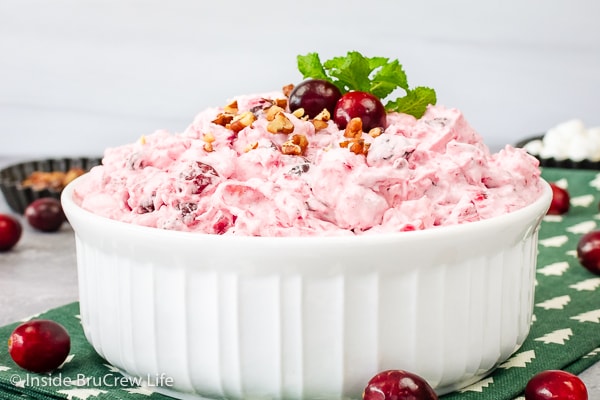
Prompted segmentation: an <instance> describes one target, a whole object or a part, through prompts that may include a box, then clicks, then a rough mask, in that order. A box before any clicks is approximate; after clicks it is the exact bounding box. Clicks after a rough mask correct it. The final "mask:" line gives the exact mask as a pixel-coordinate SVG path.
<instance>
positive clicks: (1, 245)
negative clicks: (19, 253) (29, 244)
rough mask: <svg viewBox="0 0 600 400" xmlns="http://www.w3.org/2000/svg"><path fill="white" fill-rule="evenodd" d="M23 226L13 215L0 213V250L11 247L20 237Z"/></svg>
mask: <svg viewBox="0 0 600 400" xmlns="http://www.w3.org/2000/svg"><path fill="white" fill-rule="evenodd" d="M21 233H23V228H22V227H21V223H20V222H19V220H17V219H16V218H15V217H12V216H10V215H8V214H0V251H7V250H10V249H12V248H13V247H14V246H15V245H16V244H17V242H18V241H19V239H21Z"/></svg>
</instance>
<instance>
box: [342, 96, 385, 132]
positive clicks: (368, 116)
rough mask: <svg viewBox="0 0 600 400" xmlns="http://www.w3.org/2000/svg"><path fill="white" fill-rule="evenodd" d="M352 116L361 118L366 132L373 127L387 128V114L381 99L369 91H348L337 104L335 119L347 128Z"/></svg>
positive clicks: (343, 127)
mask: <svg viewBox="0 0 600 400" xmlns="http://www.w3.org/2000/svg"><path fill="white" fill-rule="evenodd" d="M352 118H360V119H361V121H362V124H363V129H364V131H365V132H368V131H369V130H371V129H373V128H385V126H386V124H387V114H386V111H385V107H384V106H383V104H382V103H381V101H380V100H379V99H378V98H377V97H375V96H373V95H372V94H371V93H367V92H348V93H346V94H344V95H343V96H342V97H341V98H340V99H339V100H338V102H337V104H336V105H335V109H334V110H333V120H334V121H335V123H336V125H337V126H338V128H340V129H345V128H346V125H348V122H350V120H351V119H352Z"/></svg>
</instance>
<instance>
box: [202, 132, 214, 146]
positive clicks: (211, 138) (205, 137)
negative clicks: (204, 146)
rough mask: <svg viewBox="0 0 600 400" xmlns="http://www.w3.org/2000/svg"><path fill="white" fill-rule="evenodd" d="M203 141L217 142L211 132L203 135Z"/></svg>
mask: <svg viewBox="0 0 600 400" xmlns="http://www.w3.org/2000/svg"><path fill="white" fill-rule="evenodd" d="M202 140H204V141H205V142H206V143H212V142H214V141H215V137H214V135H213V134H212V133H211V132H208V133H205V134H204V135H202Z"/></svg>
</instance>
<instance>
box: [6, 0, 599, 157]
mask: <svg viewBox="0 0 600 400" xmlns="http://www.w3.org/2000/svg"><path fill="white" fill-rule="evenodd" d="M599 18H600V2H598V1H595V0H589V1H586V0H569V1H554V0H532V1H528V0H504V1H499V0H486V1H478V0H457V1H448V0H431V1H422V0H414V1H399V0H370V1H364V0H361V1H359V0H330V1H327V0H305V1H303V2H285V1H279V2H276V1H270V0H251V1H242V0H226V1H212V2H208V1H201V0H171V1H166V0H165V1H159V0H87V1H84V0H0V156H3V155H9V156H14V155H27V156H29V155H36V156H37V155H95V154H100V153H101V152H102V151H103V149H104V148H105V147H107V146H116V145H119V144H122V143H127V142H130V141H133V140H136V139H137V138H138V137H139V136H140V135H142V134H147V133H151V132H152V131H154V130H155V129H159V128H165V129H168V130H170V131H173V132H179V131H182V130H183V129H184V128H185V127H186V126H187V124H188V123H189V122H190V121H191V120H192V118H193V116H194V115H195V114H196V112H198V111H200V110H201V109H203V108H205V107H208V106H213V105H221V104H224V102H225V100H226V99H228V98H229V97H231V96H233V95H236V94H242V93H254V92H262V91H269V90H272V89H279V88H280V87H281V86H283V85H284V84H287V83H291V82H298V81H299V80H300V78H301V77H300V75H299V73H298V72H297V71H296V58H295V57H296V55H297V54H304V53H307V52H310V51H317V52H319V53H321V54H322V58H323V59H327V58H329V57H331V56H335V55H342V54H345V53H346V51H348V50H359V51H361V52H363V53H364V54H366V55H369V56H386V57H390V58H397V59H399V60H400V62H401V63H402V64H403V65H404V67H405V70H406V72H407V74H408V78H409V83H410V84H411V85H413V86H417V85H425V86H431V87H434V88H435V89H436V90H437V93H438V103H440V104H444V105H447V106H452V107H458V108H460V109H462V110H463V112H464V113H465V114H466V116H467V119H468V120H469V121H470V122H471V124H472V125H473V126H474V127H475V128H476V129H477V130H478V131H479V132H480V134H481V135H482V136H483V137H484V139H485V141H486V142H487V143H488V145H489V146H490V147H492V148H493V149H498V148H499V147H502V146H503V145H504V144H506V143H514V142H516V141H518V140H519V139H522V138H524V137H527V136H530V135H532V134H535V133H538V132H542V131H545V130H546V129H548V128H550V127H551V126H554V125H555V124H557V123H559V122H562V121H565V120H567V119H570V118H581V119H582V120H583V121H584V122H585V123H586V124H587V125H589V126H597V125H600V19H599Z"/></svg>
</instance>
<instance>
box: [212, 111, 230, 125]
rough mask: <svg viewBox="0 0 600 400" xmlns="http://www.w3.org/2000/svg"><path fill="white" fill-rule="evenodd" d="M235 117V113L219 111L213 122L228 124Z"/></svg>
mask: <svg viewBox="0 0 600 400" xmlns="http://www.w3.org/2000/svg"><path fill="white" fill-rule="evenodd" d="M233 117H234V115H232V114H225V113H219V114H218V115H217V117H216V118H215V119H213V120H212V123H213V124H217V125H221V126H227V124H229V123H230V122H231V121H232V120H233Z"/></svg>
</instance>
